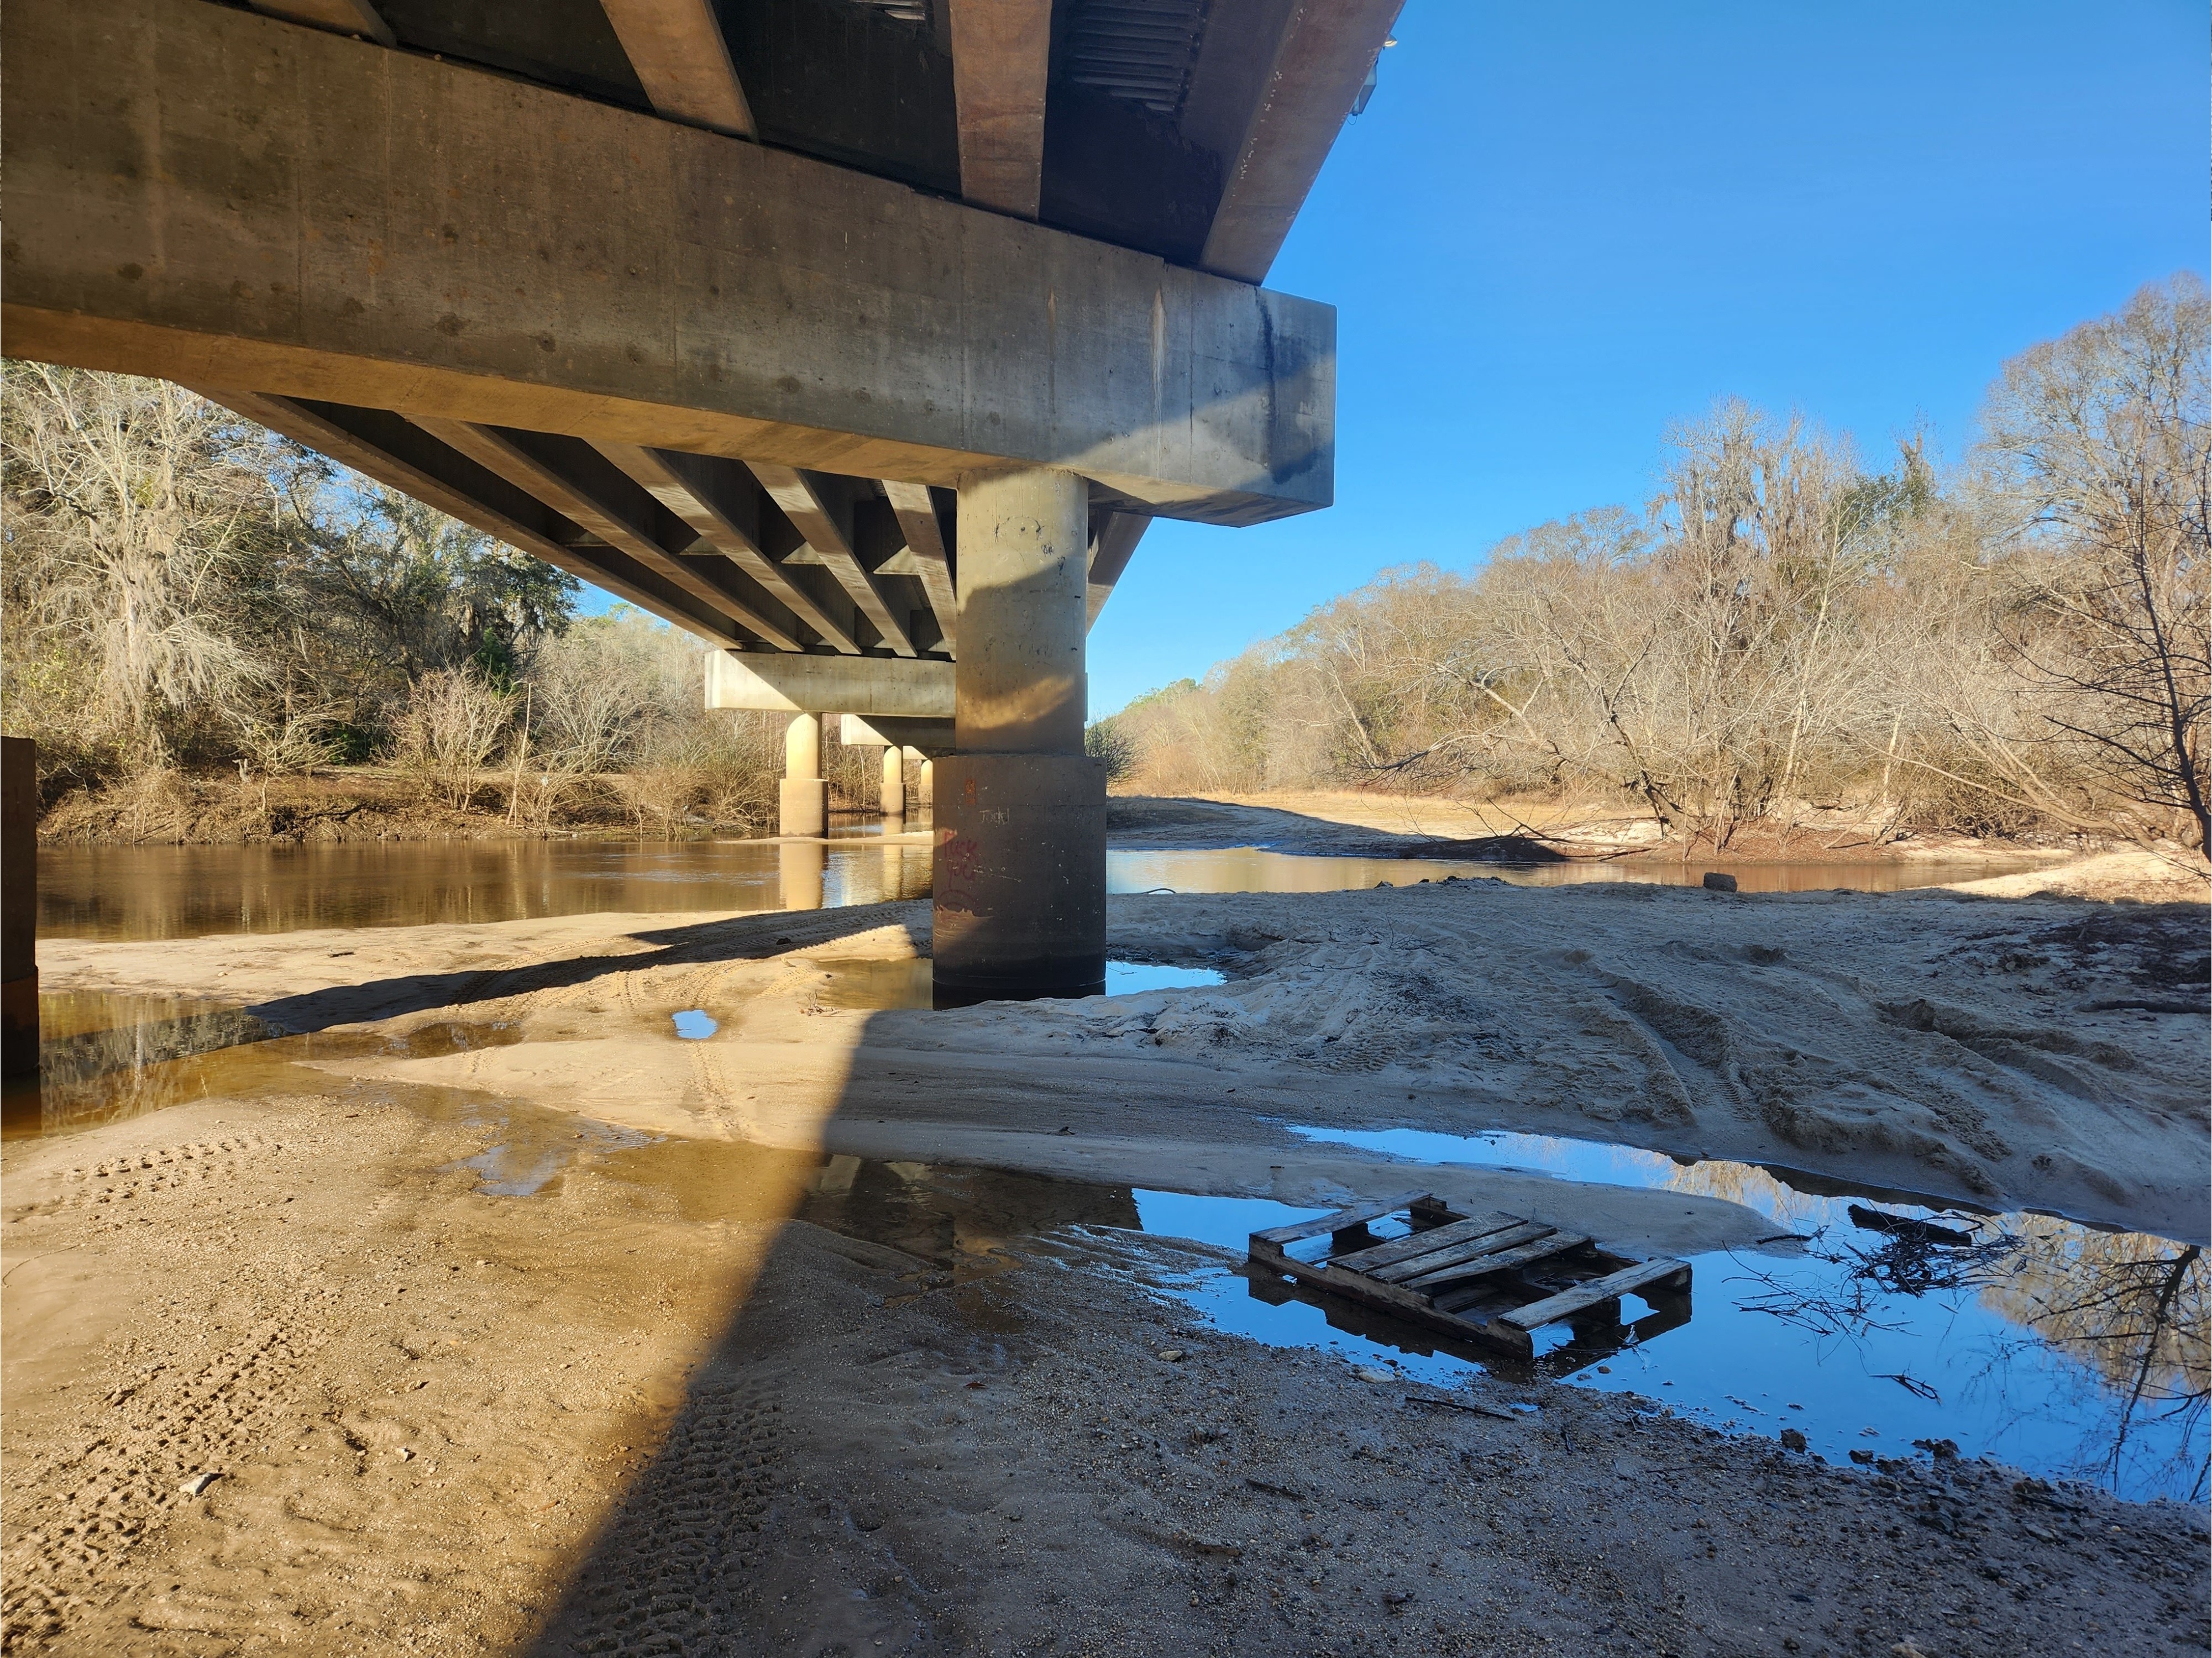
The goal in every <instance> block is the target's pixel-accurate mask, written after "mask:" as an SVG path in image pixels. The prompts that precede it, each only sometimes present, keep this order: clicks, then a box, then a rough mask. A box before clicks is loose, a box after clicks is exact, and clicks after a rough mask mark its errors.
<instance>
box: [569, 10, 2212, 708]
mask: <svg viewBox="0 0 2212 1658" xmlns="http://www.w3.org/2000/svg"><path fill="white" fill-rule="evenodd" d="M1397 38H1398V41H1399V44H1398V45H1397V46H1396V47H1395V48H1394V49H1392V50H1390V51H1389V52H1385V53H1384V54H1383V64H1382V72H1381V76H1380V78H1379V83H1378V86H1377V89H1376V94H1375V97H1374V100H1373V101H1372V102H1371V103H1370V105H1369V106H1368V109H1367V112H1366V113H1365V114H1364V115H1363V116H1361V117H1360V118H1358V119H1357V120H1354V121H1352V122H1350V123H1348V124H1347V125H1346V128H1345V131H1344V135H1343V137H1341V138H1340V139H1339V140H1338V142H1337V146H1336V149H1335V150H1334V153H1333V154H1332V155H1331V156H1330V158H1329V161H1328V166H1327V167H1325V168H1324V169H1323V171H1322V175H1321V179H1320V181H1319V182H1318V184H1317V185H1316V186H1315V189H1314V192H1313V194H1312V196H1311V197H1310V198H1309V200H1308V201H1307V203H1306V206H1305V210H1304V213H1303V214H1302V215H1301V216H1300V217H1299V219H1298V222H1297V226H1296V227H1295V228H1293V230H1292V231H1291V238H1290V240H1289V242H1288V244H1287V245H1286V246H1285V248H1284V250H1283V252H1282V256H1281V258H1279V259H1278V260H1277V261H1276V264H1275V268H1274V270H1273V272H1272V273H1271V274H1270V276H1269V277H1268V284H1269V286H1271V287H1274V288H1282V289H1285V290H1286V291H1288V292H1291V293H1294V294H1299V295H1305V296H1307V297H1309V298H1312V299H1319V300H1327V301H1330V302H1331V303H1333V304H1334V305H1335V306H1336V307H1337V342H1338V351H1339V361H1338V380H1337V395H1338V403H1337V421H1336V436H1337V476H1336V506H1335V507H1334V508H1333V509H1331V510H1329V511H1327V512H1322V513H1310V514H1308V515H1306V516H1304V517H1303V518H1297V519H1289V520H1287V521H1285V522H1284V523H1280V524H1276V525H1267V526H1264V527H1261V528H1259V529H1252V530H1220V529H1212V528H1209V527H1205V526H1200V525H1187V524H1176V523H1174V522H1171V521H1170V520H1167V519H1162V520H1160V521H1158V523H1156V524H1154V525H1153V526H1152V530H1151V531H1150V532H1149V533H1148V534H1147V535H1146V537H1145V540H1144V543H1143V544H1142V545H1141V546H1140V547H1139V549H1138V551H1137V556H1136V558H1135V560H1134V562H1133V563H1132V564H1131V566H1130V568H1129V571H1128V574H1127V575H1126V576H1124V577H1123V579H1122V580H1121V586H1120V587H1119V588H1118V589H1117V591H1116V592H1115V596H1114V599H1113V602H1112V603H1111V604H1109V605H1108V606H1107V608H1106V610H1105V613H1104V614H1103V616H1101V617H1100V619H1099V623H1098V626H1097V629H1095V630H1094V631H1093V632H1092V634H1091V713H1092V715H1093V717H1094V718H1095V717H1097V716H1098V715H1101V714H1110V713H1112V712H1113V711H1114V710H1115V709H1116V708H1120V707H1121V705H1122V704H1123V703H1125V702H1127V701H1128V700H1129V699H1130V698H1131V697H1133V696H1136V695H1140V694H1142V693H1143V692H1145V691H1146V690H1150V689H1153V688H1155V687H1157V686H1159V685H1164V684H1166V683H1170V681H1172V680H1175V679H1176V678H1179V677H1182V676H1183V675H1186V674H1189V675H1193V676H1196V675H1201V674H1203V673H1204V672H1205V671H1206V669H1207V668H1208V667H1209V666H1211V665H1212V664H1213V663H1215V662H1217V661H1219V660H1220V659H1223V658H1225V657H1229V656H1233V655H1234V654H1236V653H1237V652H1238V651H1241V650H1243V648H1244V647H1246V646H1248V645H1249V644H1251V643H1253V642H1254V641H1256V640H1260V639H1263V638H1266V637H1267V636H1268V635H1273V634H1276V633H1279V632H1281V631H1282V630H1283V629H1286V628H1288V627H1291V626H1292V625H1293V624H1295V623H1297V621H1298V620H1299V618H1300V617H1302V616H1304V615H1305V614H1306V613H1307V612H1308V611H1309V610H1312V609H1313V608H1314V607H1315V606H1316V605H1317V604H1322V603H1324V602H1325V601H1327V600H1328V599H1329V598H1333V597H1334V596H1335V595H1336V594H1338V593H1340V592H1346V591H1348V590H1350V589H1351V588H1353V587H1356V586H1359V585H1360V584H1361V583H1362V582H1364V581H1365V580H1367V579H1368V578H1369V577H1370V576H1371V575H1373V574H1375V573H1376V571H1378V570H1382V569H1385V568H1389V567H1390V566H1392V565H1395V564H1404V563H1409V562H1414V561H1417V560H1421V559H1427V560H1431V561H1433V562H1437V563H1439V564H1443V565H1445V566H1447V567H1450V568H1464V567H1466V566H1468V565H1469V564H1472V563H1474V562H1476V561H1478V560H1479V559H1480V558H1481V556H1483V554H1484V551H1485V550H1486V549H1487V548H1488V547H1489V546H1490V545H1491V544H1492V543H1494V542H1495V541H1496V540H1498V537H1501V536H1504V535H1507V534H1509V533H1510V532H1511V531H1515V530H1518V529H1523V528H1526V527H1528V525H1534V524H1540V523H1542V522H1543V521H1545V520H1546V519H1555V518H1559V517H1563V516H1565V514H1567V513H1573V512H1578V511H1580V510H1582V509H1583V508H1585V507H1597V506H1603V505H1606V504H1608V503H1612V502H1621V503H1626V504H1630V505H1634V506H1641V505H1642V503H1643V502H1644V501H1645V500H1646V499H1647V498H1648V496H1649V495H1650V493H1651V489H1652V484H1653V480H1654V478H1655V476H1656V472H1657V471H1658V469H1659V467H1660V465H1661V464H1662V456H1663V451H1662V440H1663V435H1664V433H1665V431H1666V428H1667V427H1668V424H1669V423H1670V422H1673V421H1675V420H1677V419H1680V418H1681V417H1683V416H1694V415H1698V414H1700V413H1702V412H1704V411H1705V410H1707V409H1708V408H1710V407H1711V405H1712V404H1713V403H1714V401H1715V400H1716V399H1717V398H1723V397H1730V396H1734V397H1741V398H1747V399H1748V400H1749V401H1751V402H1753V403H1755V404H1759V405H1761V406H1763V407H1765V408H1767V409H1769V410H1773V411H1775V412H1784V411H1787V410H1793V409H1794V410H1802V411H1803V412H1804V413H1805V414H1807V415H1808V416H1811V417H1813V418H1814V419H1815V420H1817V421H1819V422H1821V423H1822V424H1823V425H1825V426H1826V427H1828V428H1831V429H1835V430H1841V431H1847V432H1850V433H1851V434H1853V435H1854V436H1856V437H1857V440H1859V443H1860V445H1861V447H1862V449H1863V451H1864V452H1865V453H1866V454H1867V456H1868V457H1869V459H1874V460H1877V461H1879V460H1880V459H1881V457H1882V456H1883V455H1884V454H1885V453H1886V452H1887V450H1888V448H1889V446H1890V442H1891V440H1892V438H1893V435H1895V434H1902V433H1904V432H1906V431H1909V430H1911V429H1912V428H1915V427H1916V426H1918V425H1921V424H1923V423H1924V424H1925V425H1926V426H1927V427H1928V428H1929V429H1930V431H1931V432H1932V434H1933V435H1934V437H1935V440H1936V444H1937V446H1938V447H1939V449H1940V450H1941V451H1942V452H1945V453H1948V454H1952V455H1955V454H1957V453H1958V452H1959V451H1960V449H1962V448H1963V447H1964V446H1965V444H1966V440H1968V438H1969V437H1970V435H1971V433H1972V420H1973V416H1974V411H1975V409H1976V408H1977V406H1978V404H1979V402H1980V399H1981V395H1982V392H1983V390H1984V387H1985V386H1988V384H1989V382H1990V380H1991V379H1992V378H1993V377H1994V376H1995V374H1996V370H1997V367H1998V365H1999V364H2000V363H2002V361H2004V359H2005V358H2006V357H2008V356H2009V355H2012V354H2013V353H2015V352H2016V351H2019V350H2020V349H2022V348H2023V347H2025V346H2027V345H2030V344H2033V343H2034V342H2035V341H2037V340H2039V339H2045V338H2048V337H2051V336H2053V335H2056V334H2058V333H2061V332H2063V331H2065V330H2066V329H2067V328H2069V327H2070V326H2072V325H2074V324H2075V323H2076V322H2079V321H2081V320H2082V319H2085V318H2087V317H2091V316H2094V315H2096V314H2098V313H2101V312H2105V311H2109V310H2111V309H2112V308H2113V307H2117V306H2118V305H2119V304H2120V303H2121V302H2122V301H2124V300H2125V299H2126V298H2127V297H2128V295H2130V294H2131V293H2133V292H2134V291H2135V290H2136V288H2138V287H2140V286H2141V285H2142V283H2144V282H2149V281H2153V280H2155V279H2157V278H2159V277H2161V276H2167V275H2169V274H2171V273H2172V272H2173V271H2175V270H2180V269H2183V268H2184V267H2191V268H2195V269H2197V270H2203V268H2204V267H2205V265H2206V264H2207V261H2208V253H2207V230H2206V191H2205V164H2206V128H2207V123H2208V120H2209V119H2212V107H2208V105H2212V94H2208V92H2207V16H2206V11H2205V8H2204V5H2203V0H2064V3H2052V0H1932V3H1931V0H1917V3H1911V4H1905V3H1896V0H1759V3H1756V4H1751V3H1726V0H1697V3H1682V4H1656V3H1653V0H1633V3H1632V0H1546V3H1542V4H1537V5H1528V4H1522V5H1509V4H1505V3H1502V0H1408V3H1407V7H1406V10H1405V15H1403V16H1402V17H1401V19H1400V20H1399V23H1398V29H1397ZM592 598H593V599H595V600H599V603H595V604H591V605H589V606H587V608H592V609H599V608H603V607H604V604H605V601H604V600H603V599H600V598H599V595H597V594H593V595H592Z"/></svg>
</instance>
